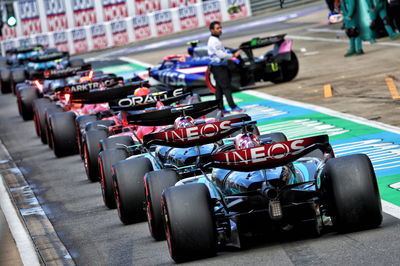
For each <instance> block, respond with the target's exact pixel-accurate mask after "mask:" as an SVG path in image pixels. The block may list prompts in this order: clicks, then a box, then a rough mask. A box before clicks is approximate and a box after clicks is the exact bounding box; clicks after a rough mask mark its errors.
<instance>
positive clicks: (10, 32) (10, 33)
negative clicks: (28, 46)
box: [0, 24, 17, 40]
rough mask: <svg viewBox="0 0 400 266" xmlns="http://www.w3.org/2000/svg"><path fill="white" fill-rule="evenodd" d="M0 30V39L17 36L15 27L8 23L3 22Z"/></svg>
mask: <svg viewBox="0 0 400 266" xmlns="http://www.w3.org/2000/svg"><path fill="white" fill-rule="evenodd" d="M1 31H2V33H3V36H2V37H0V40H9V39H13V38H17V29H16V27H9V26H8V25H6V24H4V25H3V28H2V29H1Z"/></svg>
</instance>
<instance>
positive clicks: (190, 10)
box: [178, 6, 199, 30]
mask: <svg viewBox="0 0 400 266" xmlns="http://www.w3.org/2000/svg"><path fill="white" fill-rule="evenodd" d="M178 16H179V23H180V26H181V29H182V30H188V29H195V28H197V27H198V26H199V19H198V17H197V10H196V7H194V6H185V7H180V8H178Z"/></svg>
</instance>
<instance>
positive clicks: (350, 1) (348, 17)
mask: <svg viewBox="0 0 400 266" xmlns="http://www.w3.org/2000/svg"><path fill="white" fill-rule="evenodd" d="M357 7H358V5H357V0H342V1H341V2H340V10H341V11H342V14H343V26H344V29H345V31H346V35H347V37H349V40H350V48H349V50H348V51H347V53H346V54H345V55H344V56H346V57H347V56H352V55H361V54H363V53H364V51H363V49H362V44H361V37H360V27H359V25H358V18H357V12H356V9H357Z"/></svg>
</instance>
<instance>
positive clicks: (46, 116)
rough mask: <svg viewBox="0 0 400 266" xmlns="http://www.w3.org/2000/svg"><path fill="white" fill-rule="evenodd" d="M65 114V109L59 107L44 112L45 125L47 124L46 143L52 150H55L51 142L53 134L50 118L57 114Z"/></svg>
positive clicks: (51, 107)
mask: <svg viewBox="0 0 400 266" xmlns="http://www.w3.org/2000/svg"><path fill="white" fill-rule="evenodd" d="M61 112H64V109H62V108H61V107H59V106H57V105H51V106H49V107H47V108H46V109H45V110H44V123H45V127H44V128H45V132H46V143H47V144H48V145H49V148H50V149H53V142H52V141H51V132H50V121H49V119H50V116H51V115H52V114H55V113H61Z"/></svg>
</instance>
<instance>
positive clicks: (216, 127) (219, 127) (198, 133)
mask: <svg viewBox="0 0 400 266" xmlns="http://www.w3.org/2000/svg"><path fill="white" fill-rule="evenodd" d="M231 123H232V121H230V120H226V121H223V122H220V123H213V124H205V125H200V126H194V127H188V128H181V129H175V130H170V131H166V132H165V133H164V138H165V140H166V141H182V142H183V141H190V140H197V139H200V138H212V137H214V136H216V135H218V134H220V133H224V132H226V130H228V129H230V126H229V125H230V124H231Z"/></svg>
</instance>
